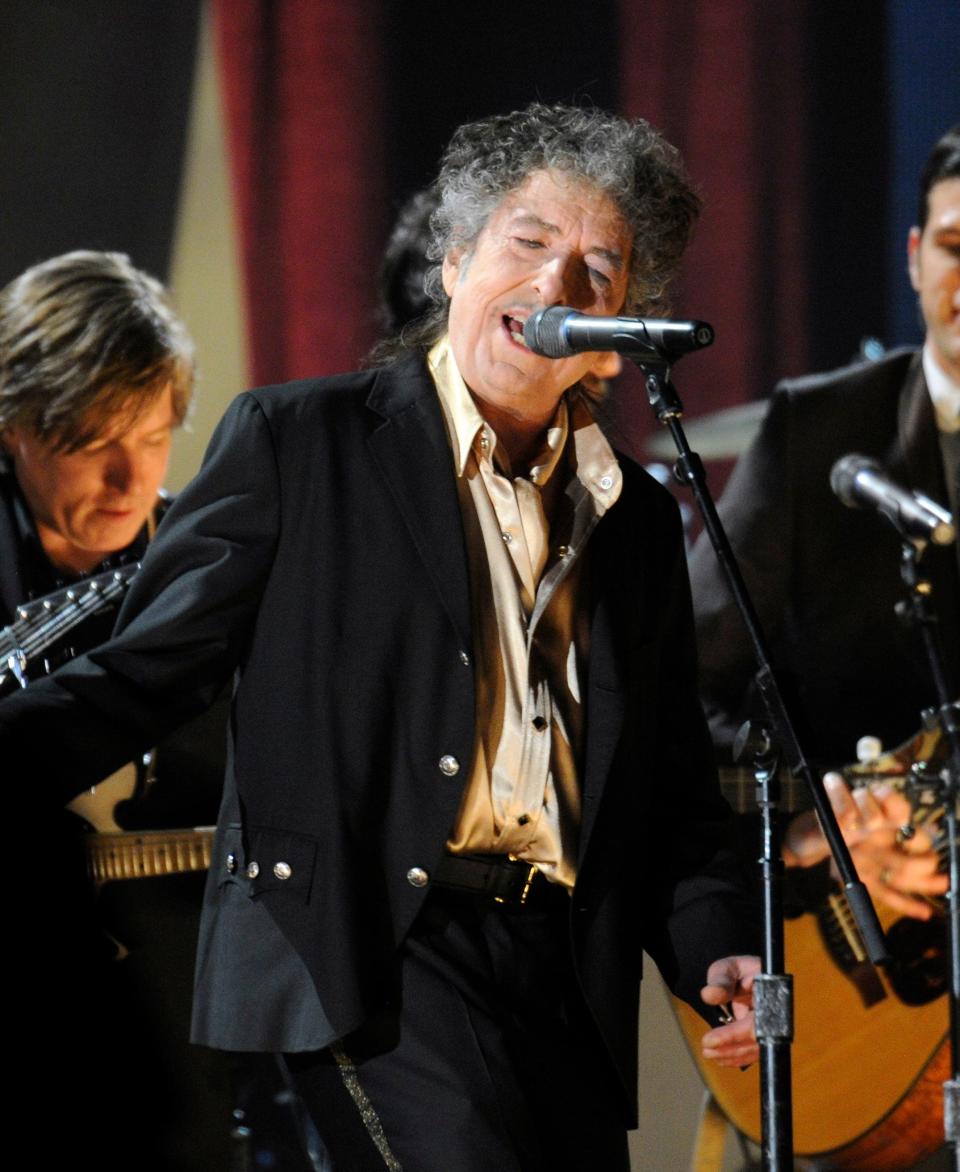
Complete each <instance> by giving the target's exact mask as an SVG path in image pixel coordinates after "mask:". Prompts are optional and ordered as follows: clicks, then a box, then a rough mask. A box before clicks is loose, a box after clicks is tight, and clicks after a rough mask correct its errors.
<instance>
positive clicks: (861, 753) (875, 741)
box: [857, 736, 883, 765]
mask: <svg viewBox="0 0 960 1172" xmlns="http://www.w3.org/2000/svg"><path fill="white" fill-rule="evenodd" d="M882 752H883V741H881V740H880V738H879V737H869V736H868V737H861V738H860V739H859V740H858V741H857V760H858V761H859V762H860V764H861V765H868V764H869V763H870V762H871V761H876V760H877V758H878V757H879V756H880V754H881V753H882Z"/></svg>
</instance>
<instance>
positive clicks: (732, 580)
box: [634, 357, 889, 965]
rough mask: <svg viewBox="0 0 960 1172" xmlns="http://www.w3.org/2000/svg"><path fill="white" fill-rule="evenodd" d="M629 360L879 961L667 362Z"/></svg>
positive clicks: (866, 902)
mask: <svg viewBox="0 0 960 1172" xmlns="http://www.w3.org/2000/svg"><path fill="white" fill-rule="evenodd" d="M634 362H635V363H636V365H637V366H638V367H639V368H640V369H641V370H642V371H643V373H644V376H645V385H646V390H647V397H648V399H649V401H650V406H651V407H652V408H653V411H654V414H655V415H656V417H657V420H658V421H659V422H660V423H661V424H663V425H665V426H666V427H668V428H669V430H670V434H671V435H672V436H673V442H674V443H675V445H676V448H677V452H678V458H677V463H676V475H677V477H678V479H680V480H681V481H683V483H684V484H686V485H687V486H688V487H689V488H690V489H691V490H692V491H693V496H694V499H695V500H696V502H697V508H698V510H699V512H700V516H701V517H702V519H703V525H704V528H705V529H706V531H707V533H708V534H709V536H710V542H711V544H712V545H713V548H714V550H715V552H716V555H717V559H718V561H719V562H720V567H721V569H722V570H723V573H724V576H725V577H726V579H727V584H728V585H729V587H730V591H731V593H732V595H733V599H734V602H735V603H736V605H737V609H738V610H739V612H740V616H741V618H742V619H743V623H744V626H745V627H746V630H747V634H748V636H749V638H750V642H751V644H752V645H753V653H754V658H755V660H756V663H757V673H756V676H755V680H756V684H757V689H758V691H759V693H760V696H761V699H762V700H763V703H764V707H765V708H766V711H767V716H768V718H769V721H770V728H771V730H772V734H773V737H774V739H775V741H776V743H777V744H778V745H779V746H780V750H781V753H782V755H783V759H784V760H785V761H786V763H787V766H788V767H789V769H790V771H791V773H792V774H793V775H794V776H795V777H800V778H802V780H803V781H804V782H805V783H806V786H807V788H808V789H809V791H810V796H811V798H812V799H813V805H814V808H815V809H816V811H817V815H818V817H819V819H820V825H821V827H822V828H823V834H824V837H825V838H826V840H827V843H828V844H829V846H830V851H831V853H832V855H833V857H834V859H835V860H836V864H837V869H838V871H839V872H840V878H841V881H842V883H843V890H844V894H845V895H846V897H847V900H848V902H849V904H850V910H851V911H852V912H853V915H854V919H855V920H856V923H857V927H858V928H859V930H860V935H861V936H862V938H863V942H864V946H865V947H866V950H867V955H868V956H869V957H870V960H871V962H872V963H873V964H875V965H878V964H883V963H885V962H886V961H887V960H888V959H889V956H888V953H887V949H886V942H885V940H884V936H883V929H882V928H881V927H880V921H879V920H878V918H877V913H876V910H875V908H874V906H873V903H872V901H871V899H870V896H869V894H868V892H867V889H866V887H865V886H864V885H863V883H862V882H861V881H860V879H859V878H858V876H857V872H856V870H855V868H854V866H853V860H852V859H851V858H850V851H849V850H848V849H847V844H846V843H845V842H844V840H843V835H842V834H841V833H840V827H839V826H838V824H837V819H836V817H835V816H834V813H833V807H832V806H831V805H830V799H829V798H828V797H827V791H826V789H825V788H824V785H823V781H822V779H821V778H820V777H819V776H818V775H816V774H815V773H814V771H813V770H812V769H811V768H810V765H809V764H808V762H807V760H806V758H805V757H804V755H803V752H802V750H801V748H800V744H799V741H798V740H797V736H796V733H795V731H794V728H793V724H792V722H791V720H790V717H789V715H788V713H787V709H786V705H785V704H784V701H783V697H782V695H781V694H780V689H779V688H778V686H777V682H776V680H775V679H774V675H773V670H772V669H771V667H770V657H769V654H768V652H767V646H766V639H765V637H764V634H763V630H762V628H761V626H760V620H759V618H758V616H757V612H756V610H755V609H754V606H753V602H752V600H751V598H750V594H749V592H748V590H747V586H746V583H745V582H744V580H743V576H742V575H741V573H740V567H739V566H738V565H737V561H736V558H735V556H734V553H733V550H732V548H731V546H730V542H729V540H728V538H727V534H726V532H725V530H724V528H723V524H722V522H721V521H720V518H719V516H718V515H717V509H716V505H715V504H714V502H713V498H712V497H711V495H710V490H709V489H708V488H707V477H706V473H705V472H704V468H703V462H702V461H701V459H700V457H699V456H698V455H697V453H696V452H693V451H691V450H690V446H689V444H688V443H687V437H686V435H685V434H684V431H683V427H682V426H681V423H680V417H681V416H682V414H683V404H682V403H681V402H680V397H679V395H678V394H677V392H676V389H675V387H674V386H673V383H672V382H671V381H670V366H669V364H668V363H667V362H666V361H665V360H664V361H663V362H656V361H651V360H650V359H648V358H646V357H642V358H635V359H634Z"/></svg>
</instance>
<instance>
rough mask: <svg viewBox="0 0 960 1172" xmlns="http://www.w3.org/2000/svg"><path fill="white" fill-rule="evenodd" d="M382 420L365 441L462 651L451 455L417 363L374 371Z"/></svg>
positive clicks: (465, 629)
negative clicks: (395, 503)
mask: <svg viewBox="0 0 960 1172" xmlns="http://www.w3.org/2000/svg"><path fill="white" fill-rule="evenodd" d="M367 406H368V407H369V408H370V409H371V410H372V411H374V412H375V413H376V414H377V415H378V416H380V419H381V422H380V423H379V424H378V425H377V427H376V428H375V429H374V431H373V432H372V433H371V435H370V438H369V441H368V442H369V445H370V450H371V452H372V454H373V458H374V460H375V462H376V464H377V465H378V467H379V468H380V471H381V472H382V473H383V477H384V479H385V480H386V482H387V484H388V485H389V488H390V491H391V492H392V494H393V497H394V499H395V500H396V502H397V506H398V508H399V509H400V512H401V513H402V514H403V519H404V522H405V523H406V526H407V528H408V530H409V531H410V536H411V538H412V539H413V543H414V546H415V547H416V549H417V552H418V554H419V555H420V557H421V559H422V560H423V563H424V565H425V566H426V568H427V571H428V572H429V574H430V577H431V579H432V581H433V583H434V585H435V587H436V589H437V593H438V594H439V595H440V598H441V601H442V603H443V606H444V609H445V610H446V612H447V614H448V615H449V617H450V621H451V622H452V623H453V626H454V629H455V630H456V633H457V636H458V638H459V640H460V646H461V647H464V648H467V647H470V646H471V645H472V636H471V630H472V626H471V621H470V589H469V578H468V572H467V557H466V548H465V546H464V537H463V522H462V520H461V517H460V505H459V501H458V499H457V486H456V476H455V473H454V467H453V456H452V455H451V452H450V444H449V442H448V440H447V434H446V429H445V427H444V423H443V417H442V415H441V411H440V404H439V402H438V400H437V394H436V390H435V388H434V386H433V381H432V380H431V378H430V376H429V374H428V373H427V371H426V368H425V366H424V364H423V361H422V359H420V358H419V357H416V356H411V357H410V358H409V359H405V360H404V361H402V362H400V363H398V364H397V365H396V366H393V367H387V368H385V369H384V370H382V371H381V372H380V374H379V375H378V377H377V379H376V382H375V383H374V386H373V389H372V391H371V392H370V395H369V398H368V399H367Z"/></svg>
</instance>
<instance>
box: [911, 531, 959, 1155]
mask: <svg viewBox="0 0 960 1172" xmlns="http://www.w3.org/2000/svg"><path fill="white" fill-rule="evenodd" d="M901 537H902V554H901V561H900V575H901V577H902V578H903V582H904V585H905V586H906V588H907V598H906V601H905V602H900V603H898V604H897V613H898V614H899V615H900V616H901V617H903V618H905V619H906V621H907V622H908V623H909V624H910V625H911V626H913V627H914V628H915V629H916V630H917V631H918V632H919V634H920V638H921V641H922V643H923V647H924V652H925V653H926V657H927V662H928V664H929V666H930V673H931V675H932V677H933V683H934V688H935V689H936V693H937V704H938V707H937V709H936V720H937V723H939V725H940V729H941V732H942V733H943V736H944V740H945V742H946V745H947V754H946V765H945V767H944V769H943V770H942V771H941V774H940V792H941V794H942V796H943V805H944V818H945V822H946V834H947V852H948V853H947V859H948V863H947V867H948V874H949V877H950V879H949V887H948V888H947V896H946V900H947V916H946V920H947V923H946V933H947V952H948V955H949V957H950V994H949V1005H950V1010H949V1013H950V1030H949V1036H950V1077H949V1078H948V1079H947V1080H946V1081H945V1082H944V1084H943V1132H944V1139H945V1140H946V1142H947V1144H949V1145H950V1146H951V1147H952V1148H953V1166H954V1169H955V1170H956V1172H960V902H958V901H960V846H958V843H957V794H958V787H960V705H958V704H957V702H956V701H952V700H951V698H950V695H949V693H948V691H947V679H946V672H945V671H944V661H943V649H942V647H941V646H940V639H939V636H938V632H937V617H936V613H935V610H934V606H933V595H932V586H931V583H930V582H929V581H927V580H926V579H924V578H921V576H920V571H919V566H918V562H919V561H920V558H921V557H922V556H923V550H924V548H925V544H924V543H918V542H914V541H911V540H909V539H908V538H906V537H903V535H902V534H901Z"/></svg>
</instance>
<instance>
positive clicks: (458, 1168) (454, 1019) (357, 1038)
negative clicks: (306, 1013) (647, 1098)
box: [286, 889, 629, 1172]
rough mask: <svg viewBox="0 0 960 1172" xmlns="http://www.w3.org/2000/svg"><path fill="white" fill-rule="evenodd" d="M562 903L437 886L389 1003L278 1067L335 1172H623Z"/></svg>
mask: <svg viewBox="0 0 960 1172" xmlns="http://www.w3.org/2000/svg"><path fill="white" fill-rule="evenodd" d="M567 912H568V896H567V895H566V893H565V892H563V891H561V890H559V889H558V890H552V889H551V890H549V891H548V892H547V893H546V897H545V898H544V899H543V900H542V902H541V904H540V906H538V907H536V908H532V909H521V910H516V911H508V910H503V909H501V908H499V907H497V906H496V905H493V904H491V903H490V902H489V900H487V899H486V898H484V897H478V896H472V895H461V894H455V893H452V892H449V891H444V890H442V889H435V890H434V891H433V892H431V894H430V895H429V897H428V899H427V901H426V904H425V906H424V909H423V911H422V913H421V915H420V916H419V917H418V919H417V921H416V923H415V925H414V928H413V930H412V932H411V933H410V936H409V938H408V940H407V941H406V943H405V945H404V948H403V953H402V1005H401V1006H400V1007H399V1009H398V1010H397V1011H396V1012H390V1013H385V1014H384V1015H383V1016H382V1017H381V1018H380V1019H378V1020H375V1021H371V1022H369V1023H367V1024H366V1025H365V1026H364V1027H363V1028H362V1029H361V1030H359V1031H358V1032H357V1033H356V1034H354V1035H351V1036H349V1037H348V1038H346V1039H344V1040H343V1042H342V1043H340V1044H338V1045H336V1046H333V1047H331V1048H330V1050H326V1051H322V1052H320V1053H314V1054H308V1055H303V1054H299V1055H287V1059H286V1061H287V1065H288V1068H289V1070H290V1072H291V1075H292V1077H293V1079H294V1082H295V1083H296V1085H297V1088H298V1090H299V1091H300V1094H301V1095H302V1097H303V1100H304V1102H305V1104H306V1107H307V1110H308V1111H309V1113H310V1115H311V1117H312V1118H313V1120H314V1122H315V1124H316V1126H317V1128H318V1130H319V1132H320V1135H321V1137H322V1139H323V1141H324V1143H325V1145H326V1147H327V1149H328V1151H329V1153H330V1156H331V1159H332V1161H333V1165H334V1167H335V1168H336V1169H337V1172H367V1170H368V1169H369V1170H371V1172H373V1170H376V1172H383V1169H384V1168H387V1169H404V1170H405V1172H547V1170H548V1169H549V1170H550V1172H564V1170H569V1172H587V1170H589V1172H627V1169H629V1159H628V1155H627V1141H626V1128H625V1124H624V1122H623V1117H622V1115H623V1112H622V1091H620V1090H619V1088H618V1087H617V1086H616V1084H615V1081H614V1076H613V1074H612V1069H611V1068H610V1064H609V1061H608V1059H607V1058H606V1056H605V1054H604V1052H603V1051H602V1050H601V1046H600V1042H599V1039H598V1038H597V1036H596V1034H595V1030H594V1027H593V1025H592V1023H591V1022H590V1021H589V1020H588V1016H587V1012H586V1010H585V1008H584V1007H583V1005H582V1002H581V999H580V997H579V995H578V994H577V991H576V987H575V978H574V974H573V971H572V963H571V960H570V946H569V936H568V926H567V925H568V915H567Z"/></svg>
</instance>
